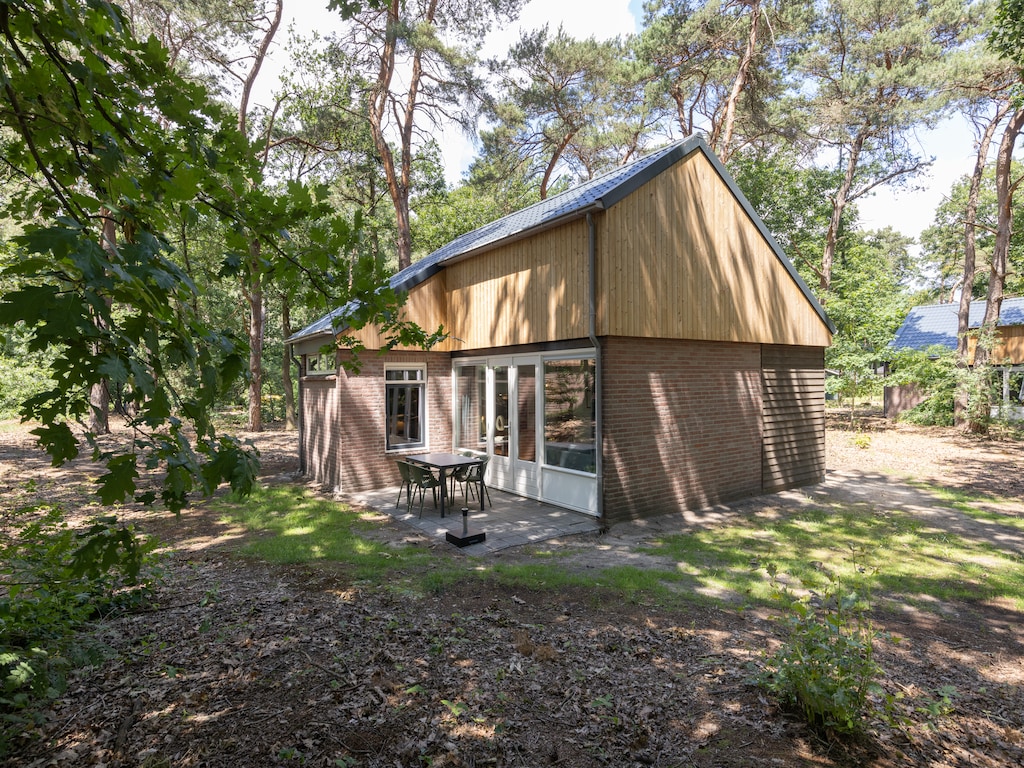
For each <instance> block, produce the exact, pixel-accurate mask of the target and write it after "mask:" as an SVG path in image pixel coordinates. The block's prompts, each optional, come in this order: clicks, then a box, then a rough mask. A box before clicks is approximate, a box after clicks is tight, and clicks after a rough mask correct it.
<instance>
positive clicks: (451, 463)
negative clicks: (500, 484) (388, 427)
mask: <svg viewBox="0 0 1024 768" xmlns="http://www.w3.org/2000/svg"><path fill="white" fill-rule="evenodd" d="M403 458H404V459H405V460H406V461H411V462H414V463H416V464H420V465H421V466H424V467H430V468H431V469H436V470H437V471H438V474H439V475H440V477H439V479H440V481H441V517H444V509H445V501H446V499H447V498H448V483H446V482H445V479H444V478H445V473H446V472H447V471H448V470H450V469H458V468H459V467H470V466H473V465H480V464H483V461H484V460H483V459H482V458H476V457H474V456H462V455H460V454H458V453H418V454H415V455H413V456H404V457H403ZM483 510H484V475H483V472H481V473H480V511H481V512H483Z"/></svg>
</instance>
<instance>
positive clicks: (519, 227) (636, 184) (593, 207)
mask: <svg viewBox="0 0 1024 768" xmlns="http://www.w3.org/2000/svg"><path fill="white" fill-rule="evenodd" d="M694 151H700V152H703V153H704V154H705V155H706V156H707V158H708V159H709V160H710V161H711V163H712V164H713V165H714V167H715V169H716V170H717V171H718V173H719V175H720V176H721V177H722V179H723V180H725V181H726V183H727V184H728V185H729V188H730V190H731V191H732V193H733V194H734V195H735V197H736V199H737V200H738V201H739V202H740V204H741V205H742V206H743V209H744V211H746V213H747V215H748V216H749V217H750V218H751V220H752V221H753V222H754V223H755V224H756V225H757V228H758V229H759V230H760V232H761V234H762V235H763V236H764V238H765V239H766V240H767V241H768V243H769V244H770V245H771V248H772V250H773V251H775V254H776V255H777V256H778V257H779V260H780V261H781V262H782V264H783V265H785V267H786V270H787V271H788V272H789V274H790V276H791V277H792V278H793V280H795V281H796V283H797V285H799V286H800V289H801V291H802V292H803V293H804V295H805V296H806V297H807V300H808V301H809V302H810V303H811V305H812V306H813V307H814V309H815V311H816V312H817V313H818V315H819V316H820V317H821V319H822V322H824V323H825V325H826V326H828V328H829V330H830V331H831V332H833V333H835V330H836V329H835V326H834V325H833V323H832V321H831V320H830V319H829V318H828V316H827V315H826V314H825V311H824V309H823V308H822V307H821V305H820V304H819V303H818V301H817V300H816V299H815V298H814V295H813V294H812V293H811V290H810V289H809V288H808V287H807V284H806V283H805V282H804V281H803V279H802V278H801V277H800V275H799V273H797V271H796V268H795V267H793V264H792V263H791V262H790V260H789V259H788V258H786V256H785V254H784V252H783V250H782V248H781V247H780V246H779V244H778V243H777V242H776V241H775V238H774V237H772V235H771V233H770V232H769V231H768V229H767V228H766V227H765V225H764V222H763V221H761V217H760V216H758V215H757V213H756V212H755V211H754V209H753V207H752V206H751V205H750V202H749V201H748V200H747V198H746V196H745V195H744V194H743V192H742V191H740V189H739V187H737V186H736V183H735V182H734V181H733V179H732V177H731V176H730V175H729V173H728V171H727V170H726V169H725V166H724V165H722V162H721V161H720V160H719V159H718V157H717V156H716V155H715V154H714V153H713V152H712V151H711V150H710V149H709V148H708V146H707V144H706V143H705V142H704V140H703V139H701V138H700V137H699V136H691V137H690V138H688V139H684V140H682V141H679V142H676V143H674V144H669V145H668V146H666V147H663V148H661V149H659V150H656V151H655V152H653V153H651V154H650V155H647V156H646V157H643V158H641V159H639V160H636V161H634V162H632V163H629V164H628V165H623V166H619V167H618V168H615V169H614V170H612V171H609V172H608V173H606V174H604V175H602V176H599V177H597V178H596V179H592V180H590V181H585V182H583V183H582V184H579V185H578V186H576V187H573V188H572V189H570V190H567V191H565V192H562V193H560V194H558V195H554V196H553V197H549V198H547V199H546V200H541V201H540V202H539V203H535V204H534V205H531V206H529V207H527V208H523V209H522V210H520V211H516V212H515V213H511V214H509V215H508V216H505V217H503V218H501V219H498V220H496V221H492V222H491V223H490V224H485V225H484V226H482V227H480V228H478V229H475V230H473V231H472V232H467V233H466V234H464V235H461V236H459V237H457V238H455V239H454V240H452V241H451V242H450V243H448V244H447V245H445V246H443V247H441V248H438V249H437V250H436V251H434V252H433V253H431V254H430V255H428V256H426V257H425V258H423V259H421V260H419V261H417V262H415V263H413V264H412V265H410V266H408V267H406V268H405V269H403V270H402V271H401V272H399V273H398V274H396V275H395V276H394V277H392V278H391V280H390V286H391V288H392V289H394V290H395V291H399V292H406V291H409V290H411V289H412V288H414V287H416V286H417V285H419V284H420V283H423V282H425V281H426V280H428V279H429V278H431V277H433V276H434V275H436V274H437V273H438V272H440V271H441V270H442V269H444V268H445V267H446V266H447V265H448V264H451V263H452V262H454V261H457V260H460V259H463V258H467V257H469V256H472V255H473V254H475V253H477V252H479V251H482V250H484V249H488V248H493V247H494V246H496V245H497V244H499V243H507V242H510V241H513V240H518V239H521V238H523V237H526V236H528V235H533V234H535V233H537V232H540V231H542V230H545V229H549V228H551V227H554V226H558V225H559V224H562V223H564V222H567V221H571V220H574V219H578V218H581V217H583V216H585V215H586V214H587V213H591V212H596V211H602V210H606V209H608V208H611V207H612V206H613V205H615V204H616V203H617V202H619V201H620V200H622V199H623V198H625V197H627V196H628V195H630V194H631V193H632V192H634V191H636V190H637V189H639V188H640V187H642V186H643V185H644V184H646V183H647V182H648V181H650V180H651V179H653V178H655V177H656V176H658V175H659V174H661V173H663V172H664V171H666V170H667V169H668V168H670V167H671V166H673V165H674V164H675V163H677V162H679V161H680V160H682V159H683V158H685V157H686V156H687V155H689V154H690V153H692V152H694ZM345 310H346V308H345V307H341V308H339V309H336V310H334V311H333V312H330V313H328V314H327V315H324V316H323V317H321V318H320V319H319V320H317V321H316V322H314V323H312V324H311V325H309V326H307V327H306V328H303V329H302V330H301V331H299V332H298V333H296V334H294V335H293V336H291V337H290V338H289V339H287V341H288V342H296V341H300V340H302V339H306V338H310V337H314V336H321V335H326V334H333V333H334V332H335V331H337V330H338V328H337V327H336V326H335V320H336V319H338V318H339V317H342V316H344V315H345V314H346V312H345Z"/></svg>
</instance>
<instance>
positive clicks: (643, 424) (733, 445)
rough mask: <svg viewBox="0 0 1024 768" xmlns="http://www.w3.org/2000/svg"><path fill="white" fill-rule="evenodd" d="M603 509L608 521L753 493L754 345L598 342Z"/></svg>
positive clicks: (757, 370) (757, 480)
mask: <svg viewBox="0 0 1024 768" xmlns="http://www.w3.org/2000/svg"><path fill="white" fill-rule="evenodd" d="M603 346H604V375H603V377H602V386H603V388H604V512H605V516H606V518H607V519H608V521H609V522H613V523H614V522H618V521H621V520H626V519H637V518H643V517H653V516H655V515H659V514H666V513H670V512H678V511H679V510H680V509H702V508H705V507H707V506H710V505H712V504H715V503H718V502H722V501H727V500H730V499H737V498H743V497H747V496H755V495H757V494H759V493H760V492H761V348H760V346H759V345H757V344H727V343H716V342H697V341H672V340H661V339H638V338H610V339H607V340H606V341H605V343H604V345H603Z"/></svg>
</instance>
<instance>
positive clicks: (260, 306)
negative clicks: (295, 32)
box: [238, 0, 284, 432]
mask: <svg viewBox="0 0 1024 768" xmlns="http://www.w3.org/2000/svg"><path fill="white" fill-rule="evenodd" d="M283 11H284V0H277V2H276V3H275V4H274V16H273V18H272V19H271V20H270V26H269V27H268V28H267V31H266V33H265V34H264V35H263V39H262V40H261V41H260V46H259V48H258V49H257V51H256V53H255V55H254V57H253V64H252V68H251V69H250V70H249V73H248V74H247V75H246V77H245V80H243V82H242V97H241V100H240V101H239V104H238V130H239V132H240V133H241V134H242V135H243V136H245V137H246V138H248V137H249V124H248V115H249V99H250V98H251V97H252V89H253V86H254V85H255V84H256V78H257V77H258V76H259V73H260V69H261V67H262V66H263V62H264V60H265V59H266V58H267V53H268V52H269V51H270V45H271V43H272V42H273V40H274V36H275V35H276V34H277V30H278V28H279V27H280V26H281V16H282V13H283ZM267 140H268V142H269V133H268V136H267ZM267 146H269V144H268V145H267ZM265 160H266V157H265V156H264V161H265ZM260 253H261V248H260V244H259V242H258V241H256V240H253V241H252V242H250V243H249V274H247V275H246V276H245V277H243V278H242V294H243V295H244V296H245V300H246V303H247V304H248V306H249V329H248V330H249V415H248V418H247V419H246V428H247V429H248V430H249V431H250V432H262V431H263V326H264V323H265V322H266V307H265V305H264V302H263V264H262V260H261V258H260Z"/></svg>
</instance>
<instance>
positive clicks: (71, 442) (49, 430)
mask: <svg viewBox="0 0 1024 768" xmlns="http://www.w3.org/2000/svg"><path fill="white" fill-rule="evenodd" d="M31 434H33V435H35V436H36V438H37V439H38V442H39V445H40V446H41V447H42V448H43V450H45V451H46V452H47V453H48V454H50V458H51V459H52V460H53V466H55V467H59V466H61V465H62V464H64V462H66V461H71V460H72V459H74V458H75V457H76V456H78V440H77V439H75V436H74V434H73V433H72V432H71V428H70V427H69V426H68V425H67V424H66V423H63V422H60V423H57V424H44V425H43V426H41V427H36V428H35V429H33V430H32V431H31Z"/></svg>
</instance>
